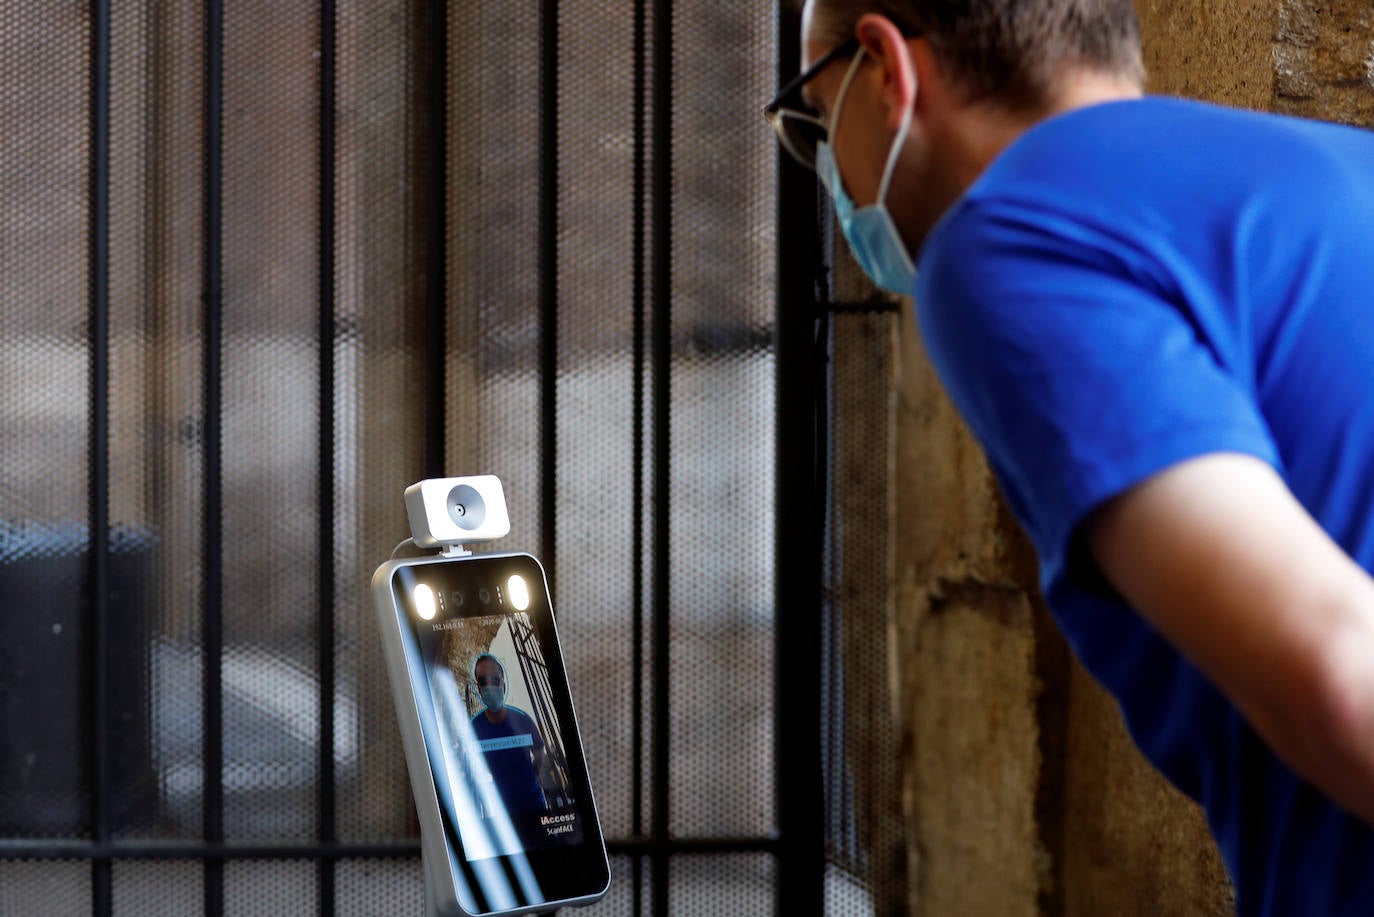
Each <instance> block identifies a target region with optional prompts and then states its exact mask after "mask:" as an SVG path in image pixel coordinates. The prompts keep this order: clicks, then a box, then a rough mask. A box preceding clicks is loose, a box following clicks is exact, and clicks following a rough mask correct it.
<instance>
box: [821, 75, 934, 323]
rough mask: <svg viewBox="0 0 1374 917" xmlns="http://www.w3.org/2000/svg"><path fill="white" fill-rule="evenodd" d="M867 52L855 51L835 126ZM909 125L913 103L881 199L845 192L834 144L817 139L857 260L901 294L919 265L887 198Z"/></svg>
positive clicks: (893, 150) (829, 186) (824, 179)
mask: <svg viewBox="0 0 1374 917" xmlns="http://www.w3.org/2000/svg"><path fill="white" fill-rule="evenodd" d="M863 54H864V50H863V48H860V49H859V52H858V54H856V55H854V62H853V63H852V64H850V65H849V72H848V73H846V74H845V77H844V81H843V82H842V83H841V84H840V91H839V92H838V93H836V95H835V111H834V113H833V117H832V119H831V125H832V127H831V131H832V132H833V131H834V129H835V127H837V126H838V125H839V123H840V106H841V105H842V103H843V102H844V96H845V93H846V92H847V91H848V90H849V83H850V80H852V79H853V78H854V74H855V73H856V72H857V69H858V66H859V59H860V58H861V57H863ZM910 129H911V108H910V107H908V108H907V110H906V113H905V114H903V115H902V126H901V128H900V129H899V130H898V131H897V136H896V137H895V138H894V139H893V141H892V148H891V150H890V151H889V152H888V154H887V165H886V166H885V167H884V169H883V179H882V182H880V183H879V185H878V199H877V200H876V201H875V202H873V203H872V204H868V205H867V206H864V207H855V206H854V201H853V200H851V199H850V197H849V195H848V194H846V193H845V190H844V181H843V180H842V179H841V178H840V169H839V166H838V165H836V164H835V154H834V152H833V151H832V150H831V149H830V144H829V143H827V142H825V141H821V142H820V143H818V144H816V174H817V175H818V176H819V177H820V179H821V183H822V184H824V185H825V188H826V190H827V191H829V192H830V197H831V199H832V200H833V201H834V202H835V215H836V216H837V217H838V218H839V221H840V231H841V232H843V233H844V238H845V241H846V242H848V243H849V250H850V251H851V252H853V254H854V260H855V261H856V262H858V264H859V267H861V268H863V271H864V273H865V274H867V275H868V276H869V278H870V279H871V280H872V281H873V282H874V283H876V284H877V285H878V286H880V287H882V288H883V289H885V290H888V291H890V292H892V293H897V294H898V295H901V296H910V295H911V293H912V290H913V288H914V287H915V286H916V265H915V264H913V263H912V261H911V254H910V252H908V251H907V250H906V243H905V242H903V241H902V236H901V234H900V233H898V232H897V224H896V223H894V222H892V215H891V214H890V213H888V212H887V205H886V203H884V202H885V200H886V199H887V189H888V185H890V184H891V183H892V173H893V170H894V168H895V167H896V165H897V158H898V156H899V155H900V154H901V150H902V143H903V142H904V141H905V140H906V135H907V132H908V131H909V130H910Z"/></svg>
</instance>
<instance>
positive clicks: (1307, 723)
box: [765, 0, 1374, 915]
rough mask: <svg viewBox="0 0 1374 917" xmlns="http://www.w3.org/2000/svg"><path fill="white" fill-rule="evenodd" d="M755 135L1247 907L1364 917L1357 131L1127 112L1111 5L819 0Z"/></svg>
mask: <svg viewBox="0 0 1374 917" xmlns="http://www.w3.org/2000/svg"><path fill="white" fill-rule="evenodd" d="M802 32H803V36H802V37H803V42H802V45H803V47H802V52H803V53H802V56H803V64H804V70H803V73H802V74H801V76H799V77H798V78H797V79H795V80H793V81H792V83H791V85H790V86H788V87H787V88H786V89H784V91H783V93H781V94H780V95H779V96H778V98H777V99H776V100H775V101H774V102H773V103H772V104H770V105H769V106H768V107H767V108H766V110H765V114H766V115H767V117H768V118H769V119H770V121H772V122H773V124H774V126H775V127H776V128H777V129H778V130H779V133H780V135H781V137H782V139H783V142H784V145H785V146H786V148H787V150H788V151H789V152H790V153H791V154H792V155H793V156H795V157H796V158H797V159H799V160H800V161H801V162H803V163H804V164H806V165H809V166H812V167H813V168H815V170H816V171H817V173H818V175H819V177H820V179H821V181H822V182H823V183H824V184H825V186H826V188H827V189H828V190H829V192H830V194H831V197H832V198H833V200H834V205H835V212H836V215H837V217H838V218H839V221H840V226H841V229H842V230H843V232H844V235H845V238H846V239H847V241H848V242H849V246H850V249H851V250H852V252H853V254H854V256H855V259H856V260H857V261H858V262H859V264H860V265H861V266H862V267H863V268H864V270H865V271H866V272H867V273H868V274H869V276H870V277H871V278H872V279H873V280H874V281H875V282H877V283H878V284H879V285H881V286H883V287H886V288H887V289H890V290H893V291H895V292H897V293H900V294H904V295H909V294H913V293H914V295H915V301H916V305H917V317H918V320H919V325H920V330H921V334H922V338H923V340H924V343H925V345H926V348H927V350H928V352H929V354H930V358H931V360H932V362H933V364H934V365H935V367H936V369H937V370H938V372H939V374H940V377H941V380H942V382H943V383H944V386H945V388H946V390H947V391H948V393H949V394H950V396H951V398H952V400H953V401H954V403H955V405H956V406H957V407H958V409H959V411H960V413H961V414H962V416H963V417H964V419H965V421H966V422H967V423H968V425H969V427H970V428H971V429H972V431H973V432H974V434H975V435H976V436H977V437H978V439H979V440H980V442H981V444H982V446H983V448H984V450H985V452H986V453H987V458H988V462H989V465H990V466H991V468H992V470H993V472H994V473H995V474H996V476H997V479H998V481H999V483H1000V484H1001V487H1002V490H1003V492H1004V493H1005V495H1006V497H1007V500H1008V503H1009V505H1010V506H1011V508H1012V509H1013V511H1014V512H1015V513H1016V516H1017V518H1018V519H1019V521H1020V522H1021V524H1022V526H1023V527H1024V528H1025V529H1026V531H1027V533H1028V534H1029V535H1030V537H1031V539H1032V540H1033V541H1034V543H1035V546H1036V549H1037V552H1038V554H1039V560H1040V575H1041V586H1042V588H1043V590H1044V594H1045V597H1046V600H1047V602H1048V604H1049V606H1050V608H1051V610H1052V612H1053V613H1054V615H1055V618H1056V620H1057V621H1058V623H1059V625H1060V626H1061V628H1062V629H1063V631H1064V633H1065V634H1066V635H1067V637H1068V640H1069V642H1070V644H1071V645H1072V646H1073V649H1074V651H1075V652H1076V653H1077V655H1078V657H1079V658H1080V659H1081V660H1082V661H1083V663H1084V664H1085V665H1086V667H1087V668H1088V669H1089V670H1090V671H1091V672H1092V673H1093V674H1094V675H1095V676H1096V677H1097V678H1098V679H1099V680H1100V681H1101V682H1102V683H1103V684H1104V685H1105V686H1106V687H1107V688H1108V690H1110V691H1111V692H1112V693H1113V694H1114V695H1115V696H1116V698H1117V699H1118V700H1119V701H1120V704H1121V708H1122V711H1123V713H1124V716H1125V719H1126V722H1127V725H1128V726H1129V728H1130V730H1131V732H1132V735H1133V737H1134V738H1135V740H1136V742H1137V743H1138V744H1139V745H1140V747H1141V749H1142V750H1143V751H1144V752H1145V754H1146V755H1147V756H1148V757H1149V758H1150V760H1151V761H1153V762H1154V764H1155V765H1156V766H1157V767H1158V768H1159V769H1160V770H1161V771H1162V772H1163V773H1164V774H1165V775H1166V776H1167V777H1168V778H1169V779H1170V780H1171V781H1172V782H1173V783H1174V784H1175V785H1177V786H1178V787H1179V788H1181V789H1182V790H1183V791H1184V792H1185V793H1187V794H1189V795H1190V796H1192V797H1193V798H1194V799H1196V800H1198V801H1199V802H1200V803H1201V804H1202V806H1203V808H1204V809H1205V811H1206V814H1207V818H1208V821H1209V824H1210V826H1211V828H1212V831H1213V833H1214V834H1215V836H1216V839H1217V841H1218V845H1219V847H1220V849H1221V852H1222V855H1223V858H1224V860H1225V862H1226V864H1227V868H1228V869H1229V870H1230V873H1231V876H1232V878H1233V879H1234V881H1235V885H1236V890H1237V906H1238V908H1239V910H1240V912H1241V913H1242V914H1246V915H1250V914H1263V915H1270V914H1273V915H1279V914H1322V915H1334V914H1374V830H1371V827H1370V826H1371V824H1374V579H1371V578H1370V575H1369V572H1368V571H1369V570H1371V569H1374V134H1371V133H1368V132H1364V131H1359V130H1356V129H1353V128H1349V127H1338V126H1334V125H1329V124H1320V123H1316V122H1310V121H1301V120H1297V119H1292V118H1284V117H1279V116H1274V115H1266V114H1256V113H1253V112H1242V111H1236V110H1229V109H1225V108H1220V107H1216V106H1212V105H1206V104H1201V103H1197V102H1190V101H1183V100H1178V99H1165V98H1157V97H1146V96H1145V95H1144V94H1143V92H1142V85H1143V82H1142V80H1143V74H1142V66H1141V58H1142V55H1141V47H1140V34H1139V24H1138V22H1137V19H1136V15H1135V10H1134V8H1133V6H1132V3H1131V0H808V2H807V4H806V6H805V9H804V11H803V22H802Z"/></svg>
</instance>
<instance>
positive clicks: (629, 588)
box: [0, 0, 900, 915]
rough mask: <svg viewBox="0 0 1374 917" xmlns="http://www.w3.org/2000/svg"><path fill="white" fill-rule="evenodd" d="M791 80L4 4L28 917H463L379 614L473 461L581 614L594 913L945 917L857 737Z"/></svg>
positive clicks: (344, 23) (501, 33)
mask: <svg viewBox="0 0 1374 917" xmlns="http://www.w3.org/2000/svg"><path fill="white" fill-rule="evenodd" d="M795 48H796V34H795V17H793V16H782V17H781V18H780V17H779V15H778V14H777V12H776V11H774V10H772V9H770V8H768V7H767V6H766V5H765V6H759V5H758V4H752V3H748V2H744V0H737V2H730V3H727V4H699V5H695V6H691V7H687V6H681V5H675V4H673V3H671V2H669V0H636V2H634V3H633V4H625V5H623V8H615V5H614V4H605V3H601V2H595V0H585V2H566V0H565V2H561V3H560V2H558V0H540V2H533V0H532V2H530V3H525V4H520V3H482V4H462V3H459V4H448V5H445V4H443V3H438V2H432V0H409V2H398V3H368V2H362V0H320V2H318V3H294V4H293V3H284V2H280V0H248V2H240V3H232V4H229V3H224V2H222V0H206V2H204V3H198V4H189V3H156V2H153V0H136V2H129V3H120V4H114V3H112V2H111V0H89V2H72V3H66V4H7V5H5V6H4V8H3V10H0V54H2V55H3V57H4V59H5V60H6V61H7V64H6V78H5V80H4V83H3V86H0V214H2V215H0V295H2V296H3V309H0V380H3V381H2V382H0V385H3V389H2V391H3V400H2V401H0V442H3V444H4V445H3V446H0V449H3V455H4V461H3V462H0V600H3V602H4V613H3V616H0V622H3V623H0V712H2V716H3V718H2V719H0V736H3V747H0V913H3V914H10V913H14V914H26V915H28V914H32V915H45V914H53V915H67V914H82V913H94V914H97V915H108V914H137V915H160V914H167V915H173V914H175V915H185V914H191V913H204V914H209V915H217V914H251V915H259V914H292V915H294V914H303V913H311V912H316V913H320V914H335V913H339V914H369V915H370V914H416V913H419V912H420V911H421V909H422V898H421V887H420V875H419V869H418V862H419V861H418V844H417V843H416V839H415V832H416V827H415V824H414V816H413V810H412V805H411V801H410V798H409V790H408V785H407V783H406V780H405V775H404V764H403V760H402V756H401V753H400V748H399V735H398V733H397V730H396V727H395V723H394V720H393V715H392V709H391V701H390V696H389V694H388V693H387V687H386V684H385V673H384V671H383V667H382V664H381V660H380V656H379V654H378V652H377V646H376V634H375V629H374V626H373V624H372V614H371V610H370V603H369V598H368V596H367V593H366V585H367V581H368V577H369V575H370V573H371V571H372V569H373V567H375V565H376V564H377V563H379V562H380V561H381V560H383V559H384V558H386V557H387V556H388V555H389V554H390V552H391V549H392V547H393V546H394V544H395V543H396V542H397V541H398V540H400V539H401V538H402V537H404V536H405V534H406V523H405V517H404V512H403V508H402V503H401V492H402V490H403V488H404V487H405V485H407V484H409V483H411V482H413V481H415V480H418V479H420V478H423V477H433V476H441V475H449V474H466V473H495V474H498V475H500V476H501V477H502V479H503V481H504V483H505V486H506V491H507V495H508V499H509V502H510V504H511V511H512V534H511V535H510V536H509V538H508V539H507V540H506V542H505V543H504V544H503V546H508V547H511V548H516V547H519V548H524V549H527V550H531V551H532V552H533V553H535V554H537V555H538V556H539V557H540V558H541V559H543V560H544V562H545V565H546V567H547V568H548V570H549V573H550V578H551V582H552V585H553V588H554V591H555V594H556V605H557V608H558V610H559V615H560V620H561V621H562V622H563V626H562V628H561V630H562V632H563V634H564V636H565V638H566V640H567V642H568V646H567V647H566V649H567V652H568V654H569V671H570V677H571V679H572V683H573V688H574V691H575V693H576V695H577V701H578V707H579V719H580V721H581V725H582V727H583V731H584V745H585V747H586V750H587V756H588V759H589V764H590V766H591V768H592V774H593V780H594V785H595V787H596V790H597V795H598V804H599V808H600V811H601V814H602V818H603V822H604V827H605V830H606V834H607V837H608V839H609V841H610V846H611V852H612V855H613V886H612V891H611V893H610V895H609V896H608V897H607V899H606V900H605V901H604V902H603V903H602V904H600V905H598V906H597V907H595V908H593V909H592V910H590V911H588V913H605V914H655V915H663V914H669V913H673V914H693V913H700V914H704V915H705V914H710V915H714V914H765V913H779V914H787V915H798V914H806V913H822V912H823V911H826V910H828V911H829V912H830V913H835V914H851V913H875V912H888V911H891V910H894V909H899V908H900V906H899V905H896V904H894V903H891V902H889V903H882V902H876V899H875V898H874V894H875V893H874V892H873V891H872V888H871V887H870V885H871V883H870V882H869V878H868V877H867V876H866V875H865V872H864V871H865V869H866V868H868V867H867V866H866V865H865V864H866V863H868V860H867V854H866V852H865V850H866V846H865V844H864V843H862V842H860V840H859V839H858V838H859V835H860V834H862V833H863V832H859V833H855V831H854V830H853V818H852V816H853V812H854V809H853V805H852V798H851V797H852V789H853V787H852V785H851V784H852V781H850V780H849V778H847V777H846V774H847V771H846V769H845V764H844V759H845V748H846V741H847V740H846V739H845V737H844V734H843V731H842V730H838V731H837V729H836V728H835V727H834V726H833V725H832V726H831V727H827V728H824V729H823V728H822V722H821V720H822V710H823V707H825V706H826V705H831V708H830V712H833V698H832V700H830V701H827V700H825V698H826V697H827V696H829V695H833V694H834V692H836V691H840V692H842V691H843V690H844V679H843V678H842V677H841V669H842V668H843V667H842V666H839V667H837V666H838V663H837V662H836V660H838V659H841V658H843V653H842V652H841V651H840V648H839V644H838V643H837V641H841V642H842V638H841V637H839V636H837V635H838V634H839V631H838V630H836V628H835V627H834V622H835V621H836V620H837V615H838V613H839V609H840V607H841V606H842V605H843V604H844V602H845V601H846V600H845V599H843V598H842V597H838V594H837V593H836V592H834V591H833V589H832V591H831V593H830V599H829V600H828V601H826V602H823V601H822V596H823V591H824V590H823V587H833V585H834V583H833V582H831V580H832V579H833V578H834V575H835V574H834V570H835V564H836V563H838V562H839V561H837V560H836V556H837V555H836V550H835V545H836V544H837V543H838V542H836V541H835V540H834V539H833V538H832V540H831V542H830V546H831V548H830V550H829V551H828V552H823V551H822V542H823V537H824V534H825V522H826V520H827V513H826V512H825V511H824V510H823V509H822V510H818V507H822V508H823V507H825V506H827V499H829V501H830V505H831V506H832V507H833V506H834V504H835V497H834V489H833V488H828V487H827V486H826V485H825V482H824V480H823V478H824V474H822V472H823V471H824V469H825V468H826V467H827V466H828V464H830V462H831V461H832V457H831V456H832V453H831V452H827V451H826V450H825V449H823V448H818V444H820V445H825V446H829V447H830V448H831V450H832V452H833V447H834V442H833V437H826V436H824V435H823V433H822V430H823V427H821V426H818V425H817V422H816V421H817V416H818V415H817V412H816V406H817V405H821V404H826V403H828V399H832V398H833V396H834V393H835V386H836V384H837V383H836V380H835V379H834V378H832V377H831V376H830V375H828V374H827V373H826V372H825V371H824V369H823V368H824V366H825V364H826V361H827V360H828V358H829V356H830V354H829V351H828V349H827V345H826V344H825V342H824V341H823V340H822V341H818V339H817V334H816V332H817V328H826V327H829V319H828V318H824V317H823V315H822V312H821V310H819V309H818V308H817V305H816V304H817V300H818V296H817V292H818V287H817V280H816V275H815V274H814V273H812V272H797V271H791V270H779V265H780V264H785V265H790V264H796V263H798V262H799V261H801V262H804V263H818V261H817V260H816V259H817V256H818V255H819V253H820V251H821V247H820V245H819V244H818V239H817V234H816V226H817V220H816V214H817V212H818V201H817V198H816V190H815V183H814V180H813V178H812V177H811V176H809V175H805V174H800V173H798V172H795V171H793V170H792V169H791V168H790V167H788V166H784V167H782V169H781V171H780V170H779V166H778V164H777V159H776V156H775V151H774V149H773V145H772V140H771V138H770V137H769V135H768V133H767V131H766V130H765V129H764V128H763V126H762V124H761V122H760V119H759V117H758V110H759V106H760V105H761V103H762V101H763V100H765V99H766V98H767V97H768V96H770V95H771V93H772V91H773V89H774V87H775V85H776V83H777V78H778V74H779V72H780V69H779V68H780V67H781V72H788V71H790V70H791V69H793V68H794V67H795V62H796V60H795V56H796V52H795ZM779 56H781V58H782V62H781V64H779V62H778V57H779ZM821 286H824V284H822V285H821ZM820 298H821V299H824V295H823V292H822V296H821V297H820ZM784 392H785V393H786V396H785V397H783V396H782V394H781V393H784ZM821 416H824V414H822V415H821ZM832 534H833V533H832ZM878 547H879V550H881V544H879V545H878ZM847 550H852V546H851V548H850V549H847ZM823 555H824V556H825V557H827V558H829V559H830V565H829V566H828V567H827V566H824V565H822V563H821V560H822V557H823ZM827 571H830V572H827ZM885 587H886V584H885V583H879V584H877V585H876V586H874V587H873V590H874V591H875V592H878V593H881V592H883V590H885ZM849 601H853V597H852V595H851V598H850V600H849ZM827 622H829V623H827ZM877 658H878V659H879V660H881V659H882V655H881V653H880V654H879V655H878V656H877ZM823 663H824V664H823ZM876 671H877V672H878V674H876V675H874V674H872V673H870V674H869V675H868V676H865V677H870V678H877V680H878V681H879V682H881V681H882V680H883V678H884V676H883V675H882V674H881V667H879V668H878V669H877V670H876ZM850 677H851V678H853V677H856V676H854V675H852V674H851V676H850ZM850 728H851V730H852V729H853V728H854V727H850ZM869 728H871V729H881V728H883V727H881V726H879V725H877V724H874V725H872V726H871V727H869ZM827 762H828V764H829V766H828V767H827V766H826V765H827ZM837 869H839V870H842V871H844V872H845V874H846V875H847V876H849V877H850V880H851V881H850V884H851V885H854V886H855V887H857V888H860V890H864V889H867V891H866V892H865V895H866V897H865V895H860V898H861V899H862V900H863V901H865V902H867V903H865V904H862V905H852V906H851V905H850V904H844V903H836V902H837V900H838V899H836V898H835V896H834V894H832V893H830V892H829V891H828V888H829V886H828V883H827V875H833V874H834V872H835V871H836V870H837ZM879 884H881V883H879ZM899 884H900V883H899ZM874 887H876V886H874ZM828 894H829V899H830V901H831V904H830V905H829V906H828V907H827V905H826V904H825V902H826V901H827V895H828ZM855 900H859V899H855ZM854 908H858V909H857V910H856V909H854Z"/></svg>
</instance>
